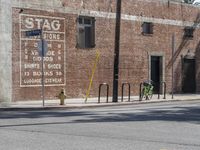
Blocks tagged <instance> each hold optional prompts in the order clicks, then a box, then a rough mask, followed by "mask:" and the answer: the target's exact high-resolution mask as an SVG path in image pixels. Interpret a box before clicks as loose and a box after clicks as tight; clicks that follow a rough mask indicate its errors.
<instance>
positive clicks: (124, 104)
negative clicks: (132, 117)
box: [0, 99, 200, 111]
mask: <svg viewBox="0 0 200 150" xmlns="http://www.w3.org/2000/svg"><path fill="white" fill-rule="evenodd" d="M199 100H200V99H187V100H181V99H175V100H172V99H171V100H160V101H132V102H122V103H121V102H120V103H103V104H91V105H84V104H83V105H81V106H67V105H64V106H44V107H42V106H39V107H31V106H28V107H25V106H23V107H20V106H19V107H0V111H43V110H66V109H85V108H99V107H113V106H127V105H144V104H156V103H169V102H170V103H171V102H189V101H191V102H194V101H199Z"/></svg>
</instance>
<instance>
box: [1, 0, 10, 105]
mask: <svg viewBox="0 0 200 150" xmlns="http://www.w3.org/2000/svg"><path fill="white" fill-rule="evenodd" d="M11 22H12V9H11V0H0V33H1V34H0V105H7V104H8V103H9V102H10V101H11V99H12V59H11V58H12V38H11V36H12V34H11V33H12V24H11Z"/></svg>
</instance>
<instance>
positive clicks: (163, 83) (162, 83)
mask: <svg viewBox="0 0 200 150" xmlns="http://www.w3.org/2000/svg"><path fill="white" fill-rule="evenodd" d="M160 85H161V88H162V87H163V85H164V97H163V99H166V87H167V85H166V82H161V83H160ZM158 99H160V88H159V91H158Z"/></svg>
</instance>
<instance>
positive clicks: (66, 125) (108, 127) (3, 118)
mask: <svg viewBox="0 0 200 150" xmlns="http://www.w3.org/2000/svg"><path fill="white" fill-rule="evenodd" d="M0 150H200V101H193V102H173V103H172V102H171V103H159V104H142V105H130V106H113V107H102V108H89V109H72V110H69V109H68V110H66V109H65V110H38V111H1V112H0Z"/></svg>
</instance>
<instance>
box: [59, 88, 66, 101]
mask: <svg viewBox="0 0 200 150" xmlns="http://www.w3.org/2000/svg"><path fill="white" fill-rule="evenodd" d="M57 97H58V98H59V99H60V105H64V104H65V98H66V96H65V94H64V89H61V91H60V93H59V95H58V96H57Z"/></svg>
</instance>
